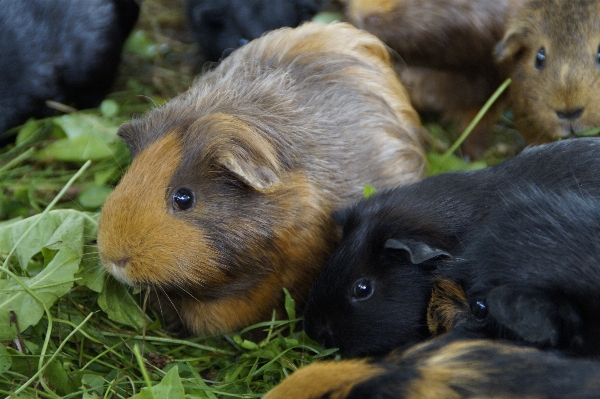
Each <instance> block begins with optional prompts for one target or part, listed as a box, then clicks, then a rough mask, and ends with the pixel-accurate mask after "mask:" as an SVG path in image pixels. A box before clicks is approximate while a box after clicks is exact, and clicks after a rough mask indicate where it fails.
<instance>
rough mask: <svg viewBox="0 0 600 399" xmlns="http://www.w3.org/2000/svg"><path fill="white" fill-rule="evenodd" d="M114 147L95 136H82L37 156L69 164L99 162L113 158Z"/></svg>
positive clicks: (62, 142)
mask: <svg viewBox="0 0 600 399" xmlns="http://www.w3.org/2000/svg"><path fill="white" fill-rule="evenodd" d="M113 154H114V150H113V147H112V146H111V145H109V143H106V142H104V141H102V140H101V139H99V138H97V137H93V136H89V135H86V136H80V137H75V138H72V139H61V140H57V141H55V142H53V143H52V144H50V145H48V146H46V147H45V148H44V149H42V150H40V151H39V152H38V153H37V154H36V156H37V157H38V158H41V159H45V160H47V161H51V160H58V161H67V162H82V161H87V160H92V161H97V160H100V159H104V158H109V157H112V156H113Z"/></svg>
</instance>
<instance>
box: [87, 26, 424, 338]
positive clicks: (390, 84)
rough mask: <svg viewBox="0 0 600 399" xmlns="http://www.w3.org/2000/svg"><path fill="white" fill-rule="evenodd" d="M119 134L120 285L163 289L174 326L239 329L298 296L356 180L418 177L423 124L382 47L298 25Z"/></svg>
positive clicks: (107, 245) (113, 234) (249, 49)
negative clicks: (127, 157)
mask: <svg viewBox="0 0 600 399" xmlns="http://www.w3.org/2000/svg"><path fill="white" fill-rule="evenodd" d="M119 135H120V136H121V137H122V138H123V139H124V140H125V142H126V143H127V144H128V147H129V149H130V150H131V153H132V156H133V162H132V164H131V167H130V169H129V171H128V172H127V173H126V174H125V175H124V176H123V178H122V180H121V182H120V183H119V185H118V186H117V187H116V188H115V190H114V192H113V193H112V194H111V195H110V196H109V198H108V199H107V201H106V204H105V205H104V208H103V210H102V214H101V217H100V226H99V232H98V248H99V252H100V257H101V259H102V262H103V263H104V265H105V266H106V268H107V270H108V271H109V272H110V273H111V274H112V275H114V276H115V277H116V278H117V279H118V280H120V281H122V282H125V283H127V284H130V285H135V286H142V287H145V288H148V289H150V290H151V293H152V296H154V294H156V296H155V298H157V300H156V301H157V302H158V304H155V306H157V307H158V309H159V310H161V311H162V312H163V314H164V316H166V318H167V320H166V321H167V323H168V325H169V327H170V329H171V331H173V332H175V331H177V330H178V328H183V332H189V333H195V334H205V333H217V332H224V331H233V330H236V329H239V328H241V327H244V326H247V325H250V324H252V323H255V322H259V321H262V320H266V319H269V318H270V317H271V314H272V310H273V309H274V308H277V309H279V310H281V309H282V304H283V290H282V287H286V288H288V289H289V290H290V292H291V293H292V295H293V296H294V297H295V298H296V299H298V300H299V302H300V303H302V301H303V300H304V299H305V298H306V296H307V294H308V290H309V288H310V285H311V284H312V282H313V281H314V279H315V278H316V276H317V274H318V273H319V271H320V269H321V267H322V266H323V265H324V263H325V262H326V260H327V258H328V257H329V255H330V254H331V253H332V251H333V249H334V246H335V245H336V244H337V242H338V241H339V237H340V232H339V231H338V228H337V227H336V224H335V222H334V220H333V218H332V217H331V213H332V211H334V210H335V209H337V208H340V207H343V206H345V205H348V204H349V203H351V202H353V201H355V200H358V199H359V198H361V196H362V191H363V186H364V185H366V184H369V185H373V186H375V187H376V188H383V187H389V186H395V185H399V184H403V183H408V182H412V181H415V180H419V179H421V178H422V177H423V176H424V169H425V164H426V161H425V156H424V152H423V148H422V143H421V139H422V127H421V125H420V122H419V118H418V115H417V113H416V111H415V110H414V109H413V108H412V106H411V105H410V102H409V100H408V95H407V93H406V91H405V90H404V88H403V86H402V85H401V84H400V82H399V81H398V80H397V78H396V75H395V74H394V71H393V69H392V66H391V62H390V56H389V54H388V51H387V49H386V47H385V45H384V44H383V43H382V42H381V41H379V39H377V38H376V37H375V36H373V35H371V34H369V33H366V32H363V31H361V30H358V29H356V28H354V27H352V26H351V25H348V24H343V23H337V24H332V25H327V26H325V25H319V24H316V23H307V24H304V25H302V26H300V27H299V28H296V29H291V28H285V29H280V30H276V31H273V32H271V33H268V34H266V35H265V36H263V37H261V38H260V39H256V40H254V41H252V42H250V43H249V44H247V45H245V46H243V47H241V48H240V49H238V50H236V51H234V52H233V53H232V54H231V56H229V57H228V58H226V59H225V60H224V61H223V62H222V63H221V64H220V65H219V66H218V67H217V68H215V69H214V70H212V71H210V72H208V73H206V74H205V75H204V76H202V77H201V78H200V79H199V80H197V82H196V83H195V84H194V85H193V86H192V87H191V88H190V89H189V90H188V91H187V92H185V93H183V94H182V95H180V96H178V97H176V98H174V99H173V100H171V101H169V102H168V103H167V104H166V105H164V106H163V107H161V108H157V109H155V110H153V111H151V112H150V113H149V114H148V115H146V116H145V117H143V118H141V119H138V120H134V121H132V122H129V123H126V124H124V125H123V126H122V127H121V128H120V130H119Z"/></svg>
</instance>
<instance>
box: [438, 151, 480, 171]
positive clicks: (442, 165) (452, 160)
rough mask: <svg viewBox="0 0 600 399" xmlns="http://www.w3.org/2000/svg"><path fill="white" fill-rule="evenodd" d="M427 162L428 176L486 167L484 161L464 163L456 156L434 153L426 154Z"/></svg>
mask: <svg viewBox="0 0 600 399" xmlns="http://www.w3.org/2000/svg"><path fill="white" fill-rule="evenodd" d="M427 161H428V162H429V174H430V175H435V174H438V173H444V172H454V171H463V170H479V169H484V168H486V167H487V164H486V163H485V162H484V161H477V162H465V161H463V160H462V159H460V158H459V157H457V156H456V155H441V154H437V153H434V152H431V153H428V154H427Z"/></svg>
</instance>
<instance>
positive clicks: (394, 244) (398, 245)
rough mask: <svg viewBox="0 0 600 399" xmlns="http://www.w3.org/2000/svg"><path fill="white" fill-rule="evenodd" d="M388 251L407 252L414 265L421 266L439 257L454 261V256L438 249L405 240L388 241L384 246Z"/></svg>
mask: <svg viewBox="0 0 600 399" xmlns="http://www.w3.org/2000/svg"><path fill="white" fill-rule="evenodd" d="M383 247H384V248H386V249H399V250H403V251H406V252H407V253H408V256H409V258H410V262H411V263H412V264H414V265H420V264H422V263H425V262H427V261H428V260H433V259H435V258H439V257H445V258H449V259H452V255H450V254H449V253H448V252H446V251H443V250H441V249H438V248H432V247H430V246H429V245H427V244H426V243H424V242H423V241H417V240H411V239H408V238H405V239H400V240H397V239H394V238H390V239H388V240H387V241H386V242H385V244H384V245H383Z"/></svg>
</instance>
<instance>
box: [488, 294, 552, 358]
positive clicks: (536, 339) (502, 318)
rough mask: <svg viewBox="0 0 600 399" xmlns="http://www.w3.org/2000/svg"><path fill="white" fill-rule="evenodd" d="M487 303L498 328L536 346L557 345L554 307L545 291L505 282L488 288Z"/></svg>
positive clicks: (491, 317) (490, 314)
mask: <svg viewBox="0 0 600 399" xmlns="http://www.w3.org/2000/svg"><path fill="white" fill-rule="evenodd" d="M486 303H487V310H488V313H489V315H488V317H489V318H490V319H491V320H493V321H494V322H495V323H496V324H497V325H498V327H499V328H500V330H501V331H505V332H507V333H508V334H509V335H514V337H515V338H517V339H518V340H520V341H524V342H527V343H530V344H532V345H535V346H538V347H556V346H558V344H559V339H560V327H559V326H558V325H557V322H556V318H557V314H556V312H557V310H556V309H557V306H556V304H555V303H554V302H553V301H552V300H550V299H549V298H548V297H547V296H546V295H545V294H544V293H542V292H535V291H533V292H532V291H531V290H528V288H527V287H525V286H522V285H513V284H507V285H502V286H500V287H497V288H494V289H493V290H492V291H490V293H489V294H488V296H487V299H486Z"/></svg>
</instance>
